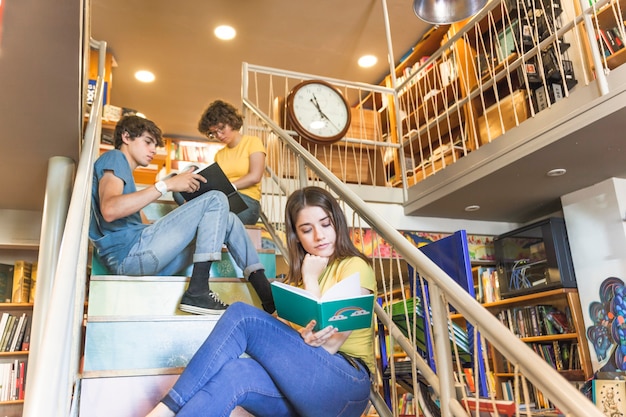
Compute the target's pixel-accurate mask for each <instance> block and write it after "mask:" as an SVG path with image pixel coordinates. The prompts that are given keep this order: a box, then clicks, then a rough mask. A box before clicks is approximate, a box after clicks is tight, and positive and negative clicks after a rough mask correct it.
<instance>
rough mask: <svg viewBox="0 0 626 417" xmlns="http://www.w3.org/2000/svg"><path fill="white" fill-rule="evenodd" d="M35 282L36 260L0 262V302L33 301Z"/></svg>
mask: <svg viewBox="0 0 626 417" xmlns="http://www.w3.org/2000/svg"><path fill="white" fill-rule="evenodd" d="M36 283H37V262H27V261H24V260H17V261H15V263H14V264H0V303H32V302H34V301H35V285H36Z"/></svg>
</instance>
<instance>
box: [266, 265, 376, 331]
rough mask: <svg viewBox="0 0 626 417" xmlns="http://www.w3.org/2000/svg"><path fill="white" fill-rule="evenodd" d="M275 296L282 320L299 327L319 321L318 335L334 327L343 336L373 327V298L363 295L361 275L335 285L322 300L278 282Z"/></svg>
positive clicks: (274, 284) (302, 290) (345, 279)
mask: <svg viewBox="0 0 626 417" xmlns="http://www.w3.org/2000/svg"><path fill="white" fill-rule="evenodd" d="M272 294H273V296H274V304H275V305H276V311H277V313H278V316H279V317H281V318H283V319H285V320H289V321H290V322H292V323H296V324H298V325H300V326H306V325H307V324H309V322H310V321H311V320H316V322H317V324H316V326H315V330H316V331H317V330H320V329H323V328H325V327H326V326H333V327H336V328H337V329H338V330H339V331H340V332H343V331H346V330H356V329H362V328H367V327H369V326H370V325H371V324H372V312H373V310H374V294H367V295H362V294H361V282H360V277H359V273H358V272H357V273H356V274H353V275H350V276H349V277H347V278H344V279H343V280H341V281H339V282H338V283H337V284H335V285H333V287H332V288H330V289H329V290H328V291H326V292H325V293H324V295H323V296H322V298H321V299H318V298H317V297H315V296H313V295H312V294H311V293H309V292H308V291H306V290H304V289H302V288H298V287H294V286H292V285H287V284H284V283H282V282H277V281H274V282H272Z"/></svg>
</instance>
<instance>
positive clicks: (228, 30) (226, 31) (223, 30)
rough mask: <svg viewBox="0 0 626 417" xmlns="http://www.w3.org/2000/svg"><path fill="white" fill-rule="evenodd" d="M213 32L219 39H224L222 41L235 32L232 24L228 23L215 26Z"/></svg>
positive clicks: (231, 36) (230, 37)
mask: <svg viewBox="0 0 626 417" xmlns="http://www.w3.org/2000/svg"><path fill="white" fill-rule="evenodd" d="M213 33H215V36H217V37H218V38H219V39H221V40H224V41H229V40H231V39H232V38H234V37H235V35H236V34H237V32H236V31H235V29H234V28H233V27H232V26H228V25H222V26H218V27H216V28H215V30H214V31H213Z"/></svg>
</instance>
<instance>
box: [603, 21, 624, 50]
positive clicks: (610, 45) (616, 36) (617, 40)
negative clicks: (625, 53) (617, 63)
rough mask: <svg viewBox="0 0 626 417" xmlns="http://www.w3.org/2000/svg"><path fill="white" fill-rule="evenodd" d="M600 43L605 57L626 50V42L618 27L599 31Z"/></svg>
mask: <svg viewBox="0 0 626 417" xmlns="http://www.w3.org/2000/svg"><path fill="white" fill-rule="evenodd" d="M597 38H598V43H599V45H600V50H601V51H604V55H605V56H607V57H608V56H611V55H613V54H614V53H615V52H617V51H619V50H621V49H623V48H624V40H623V39H622V35H621V33H620V30H619V28H618V27H614V28H608V29H598V35H597Z"/></svg>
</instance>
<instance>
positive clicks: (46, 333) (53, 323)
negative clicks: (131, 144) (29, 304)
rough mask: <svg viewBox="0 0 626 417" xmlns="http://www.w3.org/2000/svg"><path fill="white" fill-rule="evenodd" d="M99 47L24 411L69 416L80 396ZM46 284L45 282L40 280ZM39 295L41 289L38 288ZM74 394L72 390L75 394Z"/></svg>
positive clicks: (102, 45)
mask: <svg viewBox="0 0 626 417" xmlns="http://www.w3.org/2000/svg"><path fill="white" fill-rule="evenodd" d="M91 45H92V46H93V47H96V48H98V49H99V50H100V54H99V60H98V74H100V75H99V77H98V81H97V86H96V94H95V97H94V103H93V107H92V110H91V114H90V117H89V122H88V125H87V128H86V131H85V135H84V144H83V145H84V146H83V148H82V151H81V154H80V160H79V163H78V169H77V173H76V179H75V181H74V187H73V190H72V198H71V201H70V204H69V210H68V214H67V221H66V223H65V228H64V231H63V240H62V244H61V250H60V252H59V255H58V262H57V265H56V268H55V273H54V278H53V281H52V282H51V283H50V293H49V295H47V296H46V297H42V298H38V299H37V305H39V304H40V303H42V304H41V305H42V306H45V311H44V310H38V309H36V310H35V312H34V314H35V316H34V318H33V325H35V322H37V323H40V324H39V326H38V327H39V328H40V329H41V330H40V331H39V336H38V337H39V340H37V341H36V343H35V342H33V344H32V345H33V347H34V348H35V350H34V351H31V353H30V354H29V368H28V378H27V382H26V396H25V400H24V412H23V416H24V417H41V416H69V415H71V413H77V410H76V409H75V408H73V407H74V406H75V405H76V404H77V401H76V402H73V401H72V400H73V399H74V400H78V395H76V392H77V384H78V382H79V381H78V369H79V362H80V354H81V353H80V347H81V346H80V344H81V340H82V320H83V314H84V304H85V287H86V279H87V253H88V250H87V244H88V230H89V221H90V210H91V185H92V175H93V162H94V160H95V157H96V155H97V152H98V147H97V145H98V144H99V138H100V130H101V127H102V126H101V123H102V122H101V119H102V117H101V115H102V100H103V91H104V83H103V81H102V76H101V75H102V74H104V62H105V54H106V46H107V45H106V42H104V41H102V42H96V41H92V42H91ZM39 284H43V285H46V283H41V282H40V283H39ZM37 295H38V296H39V295H40V292H39V291H38V294H37ZM73 394H74V395H73Z"/></svg>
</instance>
